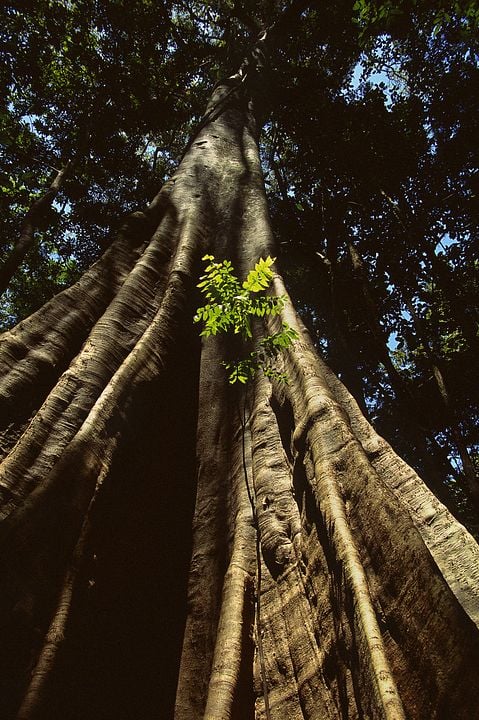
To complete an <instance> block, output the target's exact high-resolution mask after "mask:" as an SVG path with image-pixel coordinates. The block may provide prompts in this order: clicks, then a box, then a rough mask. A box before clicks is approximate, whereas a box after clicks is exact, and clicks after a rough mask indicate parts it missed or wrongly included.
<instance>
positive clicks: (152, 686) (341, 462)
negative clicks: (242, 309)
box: [0, 77, 479, 720]
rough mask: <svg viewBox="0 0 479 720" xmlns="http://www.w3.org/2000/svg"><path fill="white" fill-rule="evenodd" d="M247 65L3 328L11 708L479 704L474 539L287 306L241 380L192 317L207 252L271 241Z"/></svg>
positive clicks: (315, 712)
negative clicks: (82, 249) (279, 354)
mask: <svg viewBox="0 0 479 720" xmlns="http://www.w3.org/2000/svg"><path fill="white" fill-rule="evenodd" d="M235 83H238V85H239V88H240V89H239V90H238V91H237V92H236V91H234V92H231V89H232V87H234V85H235ZM244 86H245V83H241V78H235V77H234V78H230V79H229V80H228V81H227V82H226V83H225V84H221V85H219V86H218V87H217V88H216V90H215V92H214V94H213V97H212V100H211V103H210V108H213V109H214V108H215V107H216V108H217V111H216V112H210V114H209V115H208V118H209V121H208V122H206V123H205V124H204V125H203V127H202V128H201V131H200V132H199V134H198V135H197V136H196V137H195V138H194V141H193V142H192V144H191V145H190V147H189V149H188V152H187V153H186V155H185V157H184V159H183V161H182V163H181V165H180V167H179V169H178V171H177V173H176V174H175V176H174V177H173V178H172V179H171V180H170V181H169V182H168V183H167V184H166V186H165V187H164V188H163V189H162V191H161V192H160V194H159V195H158V197H157V198H156V199H155V201H154V202H153V203H152V205H151V206H150V207H149V208H148V209H147V210H146V211H145V213H138V214H137V215H135V216H134V217H132V218H131V219H130V221H129V222H128V223H127V225H126V226H125V228H124V229H123V230H122V232H121V233H120V235H119V238H118V240H117V241H116V242H115V243H114V244H113V245H112V247H111V248H110V249H109V250H108V251H107V253H106V254H105V255H104V256H103V258H102V259H101V260H99V261H98V262H97V263H96V264H95V265H94V266H93V267H92V268H91V269H90V270H89V271H88V272H87V273H86V274H85V276H84V277H83V278H82V279H81V280H80V281H79V282H78V283H77V284H76V285H75V286H73V287H72V288H71V289H69V290H67V291H65V292H63V293H61V294H59V295H58V296H56V297H55V298H54V299H53V300H51V301H50V302H49V303H48V304H47V305H46V306H45V307H44V308H42V309H41V310H39V311H38V312H37V313H36V314H35V315H33V316H32V317H30V318H28V319H27V320H25V321H24V322H22V323H20V325H19V326H18V327H17V328H15V329H13V330H12V331H10V332H8V333H6V334H5V336H4V338H3V340H2V342H1V355H0V362H1V363H2V371H3V372H2V380H1V403H2V405H1V407H2V433H3V434H2V443H1V444H2V450H3V451H4V454H5V457H4V460H3V463H2V465H1V490H2V506H1V517H2V522H1V525H0V548H1V560H0V583H1V586H2V592H1V596H0V597H1V599H0V609H1V613H0V618H1V619H0V634H1V650H0V653H1V657H2V672H1V673H0V683H1V685H2V713H3V717H4V718H5V719H6V720H7V719H10V718H18V720H32V719H33V718H35V719H37V720H38V719H40V718H43V719H46V718H49V719H51V718H62V720H65V719H66V720H68V719H73V718H76V719H78V720H80V719H81V720H90V719H91V720H101V719H104V720H107V719H108V720H110V719H111V718H119V719H124V720H126V719H127V718H135V719H141V718H145V719H146V718H175V719H176V720H199V719H200V718H206V719H207V720H229V719H230V718H231V719H237V720H239V719H241V720H246V719H247V718H258V719H260V718H266V719H267V720H272V719H274V720H306V719H307V720H310V719H313V718H314V719H317V720H325V719H326V718H330V719H331V720H339V719H341V720H346V719H348V720H353V719H356V718H358V719H359V718H361V719H365V718H374V719H375V720H376V719H377V720H379V719H381V720H386V719H387V720H400V719H401V718H405V717H407V718H411V719H414V720H426V718H427V719H428V720H429V719H432V718H443V719H444V720H446V719H447V720H450V718H455V719H460V718H463V719H464V720H466V719H467V720H470V718H472V717H474V714H475V713H476V712H477V708H478V707H479V687H478V681H477V667H479V629H478V623H479V552H478V546H477V544H476V543H475V542H474V540H473V539H472V537H471V536H470V535H469V534H468V533H467V532H466V531H465V529H464V528H463V527H462V526H460V525H459V524H458V523H457V522H455V520H454V519H453V518H452V517H451V516H450V514H449V513H448V511H447V510H446V509H445V508H444V507H443V506H442V505H441V504H440V503H439V502H438V501H437V500H436V499H435V497H434V496H433V495H432V494H431V493H430V492H429V491H428V490H427V488H426V487H425V485H424V484H423V483H422V482H421V480H420V479H419V478H418V477H417V476H416V475H415V474H414V472H413V471H412V470H411V469H410V468H409V467H408V466H406V465H405V464H404V463H403V462H402V461H401V460H400V459H399V458H398V457H397V456H396V455H395V454H394V452H393V451H392V450H391V448H390V447H389V446H388V445H387V443H385V441H384V440H382V439H381V438H379V437H378V436H377V435H376V433H375V432H374V430H373V429H372V428H371V426H370V425H369V424H368V423H367V421H366V420H365V419H364V417H363V416H362V414H361V412H360V411H359V409H358V406H357V404H356V403H355V401H354V400H353V399H352V397H351V395H350V394H349V393H348V392H347V390H346V389H345V388H344V386H343V385H342V384H341V383H340V382H339V380H338V379H337V378H336V377H335V376H334V375H333V374H332V373H331V371H330V370H329V369H328V368H327V367H326V366H325V365H324V363H323V362H322V361H321V360H320V359H319V358H318V356H317V354H316V352H315V350H314V348H313V346H312V343H311V341H310V339H309V337H308V335H307V333H306V331H305V330H304V328H303V326H302V324H301V322H300V320H299V319H298V317H297V316H296V314H295V312H294V309H293V307H292V305H291V304H290V303H288V305H287V306H286V309H285V311H284V314H285V318H286V319H287V321H288V322H289V323H290V325H292V326H293V327H296V328H297V330H298V332H299V333H300V340H299V341H297V342H295V343H294V344H293V346H292V347H291V348H290V350H289V351H288V352H287V354H286V355H285V356H284V357H283V358H282V360H281V362H283V363H284V369H285V371H286V372H287V375H288V379H289V382H288V384H286V385H271V383H270V382H269V381H268V380H266V379H265V378H263V377H260V378H258V379H257V380H256V382H255V384H254V387H251V388H249V389H248V391H247V392H243V394H241V393H239V392H238V391H237V390H236V388H234V387H230V386H228V384H227V382H226V379H225V372H224V368H223V367H222V366H221V361H222V360H223V359H225V358H228V357H229V354H230V352H231V348H230V346H229V343H228V342H226V340H225V339H224V338H223V339H222V338H209V339H207V340H205V341H204V342H202V343H201V344H200V342H199V340H198V338H197V328H196V327H194V326H193V324H192V315H193V310H194V307H195V306H196V305H197V304H199V298H198V297H197V293H196V290H195V285H196V283H197V278H198V275H199V273H200V270H201V263H200V258H201V256H202V255H203V254H204V253H205V252H210V253H213V254H214V255H215V257H216V258H218V259H221V258H224V257H228V258H229V259H231V260H232V261H233V263H234V264H235V265H236V266H237V267H239V268H240V269H241V272H242V273H243V274H244V273H246V271H247V270H248V269H249V268H251V267H252V266H253V264H254V262H255V261H256V260H257V259H258V258H259V257H261V256H263V257H265V256H266V255H268V254H273V252H274V249H273V240H272V235H271V230H270V224H269V219H268V212H267V206H266V199H265V194H264V189H263V181H262V175H261V168H260V162H259V154H258V145H257V139H256V128H255V125H254V118H253V115H252V111H251V107H250V103H248V101H247V99H246V98H245V93H244V92H243V90H242V89H243V88H244ZM222 97H223V98H226V100H225V101H224V102H223V103H221V98H222ZM218 103H219V104H218ZM273 291H274V292H275V293H278V294H283V293H284V292H285V290H284V287H283V284H282V280H281V278H280V276H279V275H277V276H276V277H275V283H274V290H273ZM258 561H259V567H258Z"/></svg>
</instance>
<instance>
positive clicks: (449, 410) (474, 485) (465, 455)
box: [406, 301, 479, 507]
mask: <svg viewBox="0 0 479 720" xmlns="http://www.w3.org/2000/svg"><path fill="white" fill-rule="evenodd" d="M406 305H407V308H408V310H409V313H410V315H411V318H412V320H413V323H414V327H415V329H416V333H417V336H418V339H419V342H420V343H421V344H422V346H423V347H424V350H425V352H426V355H427V358H428V360H429V363H430V368H431V372H432V375H433V377H434V380H435V383H436V387H437V390H438V394H439V397H440V399H441V403H442V405H443V408H444V415H445V418H446V422H447V424H448V426H449V430H450V432H451V436H452V440H453V442H454V444H455V446H456V448H457V451H458V453H459V457H460V458H461V464H462V472H463V474H464V477H465V479H466V481H467V484H468V486H469V490H470V492H471V495H472V497H473V498H474V501H475V503H476V505H477V507H479V480H478V477H477V472H476V469H475V467H474V463H473V462H472V459H471V456H470V454H469V450H468V448H467V444H466V442H465V440H464V437H463V434H462V431H461V428H460V425H459V422H458V420H457V417H456V413H455V411H454V403H453V401H452V399H451V396H450V393H449V390H448V388H447V385H446V380H445V378H444V373H443V371H442V370H441V368H440V363H439V361H438V359H437V357H436V356H435V354H434V351H433V349H432V347H431V346H430V344H429V342H428V340H427V338H426V337H425V335H424V331H423V324H422V322H421V319H420V318H419V317H418V314H417V313H416V310H415V308H414V305H413V304H412V302H410V301H407V303H406Z"/></svg>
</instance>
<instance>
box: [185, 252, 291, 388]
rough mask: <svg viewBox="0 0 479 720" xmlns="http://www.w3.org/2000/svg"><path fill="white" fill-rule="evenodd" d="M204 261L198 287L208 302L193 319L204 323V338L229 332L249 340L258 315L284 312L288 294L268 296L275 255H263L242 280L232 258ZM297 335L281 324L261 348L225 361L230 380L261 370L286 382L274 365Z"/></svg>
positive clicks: (248, 377)
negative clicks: (272, 256)
mask: <svg viewBox="0 0 479 720" xmlns="http://www.w3.org/2000/svg"><path fill="white" fill-rule="evenodd" d="M203 260H204V261H206V262H207V263H208V264H207V266H206V268H205V273H204V275H202V276H201V278H200V282H199V283H198V287H199V288H200V290H201V292H202V294H203V295H204V297H205V299H206V300H207V301H208V302H207V303H206V304H205V305H203V306H201V307H199V308H198V310H197V311H196V315H195V316H194V322H202V323H203V325H204V327H203V330H202V331H201V333H200V334H201V335H202V336H203V337H209V336H210V335H218V334H219V333H228V332H230V333H232V334H234V335H239V336H241V338H242V339H243V340H245V341H246V340H250V339H251V338H252V337H253V333H252V322H253V320H254V319H255V318H262V317H265V316H267V315H270V316H275V315H279V314H280V313H281V311H282V309H283V307H284V304H285V302H286V297H285V296H283V295H281V296H278V297H273V296H268V295H266V291H267V290H268V288H269V287H270V285H271V281H272V279H273V271H272V269H271V268H272V265H273V263H274V258H271V257H269V256H268V257H267V258H264V259H263V258H260V259H259V260H258V262H257V263H256V264H255V266H254V268H253V269H252V270H250V271H249V273H248V275H247V277H246V280H244V281H243V282H242V283H241V282H240V280H239V279H238V278H237V277H236V275H235V273H234V269H233V266H232V264H231V262H230V261H229V260H223V261H222V262H216V260H215V258H214V256H213V255H205V256H204V257H203ZM297 338H298V334H297V332H296V330H294V329H293V328H291V327H290V326H289V325H288V324H287V323H282V327H281V330H280V331H279V332H276V333H273V334H272V335H267V336H265V337H263V338H262V339H261V340H260V342H259V347H258V350H254V351H253V352H251V353H250V354H249V355H248V357H246V358H242V359H239V360H234V361H232V362H229V363H224V365H225V367H226V369H227V371H228V372H229V376H228V380H229V382H230V383H231V384H234V383H236V382H240V383H243V384H245V383H247V382H248V381H249V380H251V379H252V378H253V377H254V375H255V373H256V372H257V371H258V370H262V371H263V372H264V374H265V375H266V376H267V377H269V378H270V379H273V378H275V379H277V380H280V381H283V382H284V381H286V376H285V375H284V373H279V372H278V371H277V370H276V369H275V368H274V360H275V358H276V357H277V355H278V354H279V353H280V352H281V351H282V350H285V349H286V348H288V347H289V346H290V345H291V343H292V342H294V340H296V339H297Z"/></svg>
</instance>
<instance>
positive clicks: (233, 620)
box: [204, 426, 256, 720]
mask: <svg viewBox="0 0 479 720" xmlns="http://www.w3.org/2000/svg"><path fill="white" fill-rule="evenodd" d="M244 431H245V432H247V429H246V428H245V430H244ZM242 432H243V429H242V428H241V427H240V428H238V426H237V430H236V438H235V440H234V446H233V449H232V454H233V453H234V454H233V457H232V461H231V462H232V466H231V470H230V472H231V480H230V483H231V485H230V488H231V489H230V504H231V509H230V511H229V514H230V518H231V519H230V523H232V524H233V527H232V528H231V532H232V533H233V539H232V541H231V542H232V549H231V557H230V560H229V564H228V569H227V571H226V574H225V579H224V583H223V591H222V599H221V611H220V616H219V621H218V630H217V634H216V643H215V650H214V656H213V662H212V668H211V674H210V680H209V686H208V697H207V702H206V709H205V713H204V718H205V720H220V719H221V720H229V719H230V718H231V717H233V716H235V713H236V716H237V717H238V718H240V717H245V711H246V712H248V711H249V712H251V704H250V705H249V706H248V703H251V701H252V691H253V688H252V669H251V667H249V668H245V671H246V673H248V675H247V677H246V678H245V679H246V680H247V681H248V683H249V688H248V687H241V684H240V682H239V681H240V673H241V669H242V665H243V664H244V663H245V662H247V660H248V659H249V660H250V661H251V655H252V650H253V645H252V638H251V627H252V620H253V607H254V605H253V592H254V574H255V565H256V557H255V552H254V548H255V535H256V530H255V526H254V520H253V515H252V508H251V504H250V500H249V497H248V489H247V486H246V478H245V469H244V466H243V458H242V457H241V456H242V444H243V442H245V443H246V438H245V439H242V438H241V434H242ZM248 450H249V448H246V457H248V455H249V453H248ZM248 465H250V463H248V462H247V463H246V470H247V469H248ZM248 644H250V645H251V653H248ZM248 671H249V672H248ZM241 710H242V712H241Z"/></svg>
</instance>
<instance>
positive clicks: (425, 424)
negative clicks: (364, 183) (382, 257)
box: [347, 240, 461, 507]
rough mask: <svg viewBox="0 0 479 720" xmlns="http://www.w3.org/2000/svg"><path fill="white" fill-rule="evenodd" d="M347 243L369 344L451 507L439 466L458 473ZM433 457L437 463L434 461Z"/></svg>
mask: <svg viewBox="0 0 479 720" xmlns="http://www.w3.org/2000/svg"><path fill="white" fill-rule="evenodd" d="M347 245H348V251H349V255H350V258H351V263H352V267H353V273H354V275H355V277H356V279H357V281H358V284H359V287H360V290H361V294H362V297H363V301H364V309H365V319H366V323H367V325H368V326H369V330H370V332H371V336H372V338H373V345H374V348H375V350H376V354H377V357H378V360H379V362H382V364H383V365H384V368H385V370H386V373H387V377H388V379H389V382H390V384H391V387H392V389H393V391H394V393H395V396H396V400H397V403H398V406H399V408H400V409H401V413H402V415H403V417H404V418H405V420H406V422H407V424H408V425H409V428H410V429H412V430H413V435H414V436H415V445H416V446H417V447H418V448H420V450H421V455H422V458H423V463H424V467H427V468H428V470H429V472H428V481H429V483H430V486H431V488H432V489H433V491H434V492H435V494H436V495H438V497H439V498H440V499H441V500H442V501H443V502H445V503H446V504H448V505H450V506H451V507H454V506H455V501H454V499H453V498H451V497H450V492H449V489H448V488H447V487H446V485H445V483H444V480H445V479H446V477H445V474H444V473H441V472H440V469H441V468H443V469H444V468H447V469H448V470H449V474H451V475H452V477H455V478H456V479H458V478H457V475H459V479H461V477H460V474H459V473H455V471H454V468H453V467H452V465H451V462H450V460H449V458H448V456H447V452H446V451H445V450H444V448H442V447H441V446H440V445H439V443H438V442H437V441H436V438H435V436H434V432H433V430H432V429H431V427H430V418H428V416H427V415H425V414H424V412H423V410H422V408H421V406H420V404H419V403H418V402H417V400H416V398H415V396H414V393H413V391H412V388H411V387H410V385H409V384H408V382H407V381H406V380H405V379H404V377H403V376H402V374H401V373H400V372H399V370H397V368H396V367H395V366H394V363H393V362H392V360H391V355H390V353H389V348H388V344H387V343H388V338H387V335H386V333H385V331H384V328H383V327H382V325H381V323H380V321H379V313H378V309H377V306H376V303H375V301H374V298H373V296H372V293H371V290H370V287H369V282H368V278H367V274H366V270H365V267H364V263H363V260H362V258H361V256H360V254H359V252H358V250H357V248H356V247H355V245H354V243H353V242H352V241H351V240H349V241H348V243H347ZM429 447H432V448H433V453H434V455H435V456H436V457H435V458H434V459H433V461H432V462H431V459H430V458H429V457H428V453H429V452H430V450H429ZM436 459H437V462H434V460H436Z"/></svg>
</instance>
